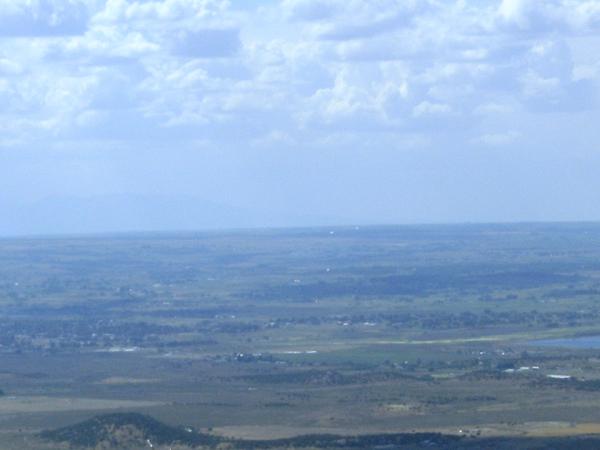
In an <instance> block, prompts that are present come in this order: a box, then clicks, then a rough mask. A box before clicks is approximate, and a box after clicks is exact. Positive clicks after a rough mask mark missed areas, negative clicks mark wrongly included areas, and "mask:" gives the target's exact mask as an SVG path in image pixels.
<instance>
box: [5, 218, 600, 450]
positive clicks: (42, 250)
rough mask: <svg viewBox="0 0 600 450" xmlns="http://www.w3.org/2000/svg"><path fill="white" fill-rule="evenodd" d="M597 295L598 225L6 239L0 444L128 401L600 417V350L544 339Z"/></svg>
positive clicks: (572, 429) (167, 417)
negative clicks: (538, 341)
mask: <svg viewBox="0 0 600 450" xmlns="http://www.w3.org/2000/svg"><path fill="white" fill-rule="evenodd" d="M599 299H600V225H596V224H518V225H477V226H476V225H462V226H458V225H457V226H419V227H417V226H414V227H367V228H357V227H347V228H331V229H330V228H324V229H297V230H259V231H252V232H250V231H239V232H228V233H197V234H173V235H154V234H137V235H118V236H95V237H90V236H72V237H61V238H42V237H36V238H22V239H5V240H0V389H1V390H2V392H3V396H1V397H0V442H1V443H2V444H3V446H0V448H7V449H9V448H15V449H16V448H24V449H26V448H45V447H47V448H53V447H52V446H57V445H58V446H59V447H56V448H60V445H61V444H53V443H50V442H46V441H40V440H39V437H38V433H39V432H40V431H42V430H46V429H53V428H59V427H65V426H70V425H72V424H74V423H78V422H81V421H82V420H86V419H89V418H91V417H94V416H96V415H98V414H104V413H114V412H136V413H143V414H148V415H150V416H152V417H154V418H156V419H158V420H160V421H161V422H162V423H165V424H167V425H168V426H173V427H182V426H183V427H186V426H187V427H192V428H193V429H195V430H199V431H201V432H203V433H208V434H210V435H215V436H221V437H228V438H235V439H253V440H257V439H282V438H289V437H293V436H298V435H306V434H320V433H333V434H336V435H357V434H359V435H361V434H369V435H373V434H378V433H379V434H380V433H412V432H422V433H430V432H433V433H444V434H449V435H458V436H475V438H478V439H482V438H486V437H488V438H490V439H491V438H495V437H498V436H500V437H506V436H520V437H538V438H540V439H542V438H546V437H549V436H579V435H587V434H595V433H597V432H598V430H599V429H600V410H598V408H597V405H598V402H599V401H600V348H598V349H596V348H579V349H565V348H557V347H552V346H547V345H546V346H542V345H536V344H535V342H532V341H534V340H536V339H546V338H568V337H574V336H593V335H600V303H599V301H598V300H599ZM599 347H600V346H599ZM555 375H562V376H564V377H566V376H569V377H570V378H568V379H567V378H563V379H559V378H549V376H555Z"/></svg>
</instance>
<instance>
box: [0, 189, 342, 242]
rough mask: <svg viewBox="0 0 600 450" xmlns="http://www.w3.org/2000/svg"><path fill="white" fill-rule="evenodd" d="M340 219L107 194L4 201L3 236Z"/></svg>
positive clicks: (0, 207)
mask: <svg viewBox="0 0 600 450" xmlns="http://www.w3.org/2000/svg"><path fill="white" fill-rule="evenodd" d="M336 222H337V221H332V220H330V219H329V220H328V219H325V218H319V217H307V216H301V215H294V214H282V213H278V212H269V213H259V212H254V211H248V210H245V209H243V208H238V207H233V206H229V205H225V204H221V203H216V202H212V201H207V200H203V199H199V198H196V197H192V196H155V195H107V196H95V197H49V198H46V199H44V200H42V201H37V202H31V203H23V204H17V203H9V202H4V203H3V202H0V236H18V235H39V234H41V235H45V234H79V233H107V232H136V231H191V230H209V229H229V228H253V227H278V226H306V225H317V224H335V223H336Z"/></svg>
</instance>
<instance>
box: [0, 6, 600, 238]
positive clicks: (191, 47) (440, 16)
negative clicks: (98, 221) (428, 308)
mask: <svg viewBox="0 0 600 450" xmlns="http://www.w3.org/2000/svg"><path fill="white" fill-rule="evenodd" d="M599 74H600V1H598V0H579V1H577V0H503V1H485V0H480V1H465V0H462V1H461V0H458V1H450V0H448V1H438V0H419V1H417V0H415V1H411V0H403V1H400V0H360V1H359V0H329V1H318V0H269V1H257V0H252V1H247V0H246V1H242V0H231V1H225V0H164V1H152V0H136V1H134V0H129V1H127V0H108V1H103V0H87V1H85V0H81V1H80V0H0V205H5V206H4V208H5V211H13V210H14V208H17V209H18V208H19V207H21V206H22V205H25V204H39V202H43V201H45V200H46V199H48V198H52V199H57V198H71V199H72V198H78V199H80V198H84V199H85V198H87V199H91V200H90V201H93V199H96V198H104V197H106V196H132V195H135V196H145V197H147V198H151V197H152V196H172V197H173V198H176V197H177V198H179V197H181V196H185V197H186V198H198V199H205V200H208V201H212V202H216V203H219V204H225V205H230V206H232V207H235V208H240V209H241V210H244V211H252V213H253V214H254V215H256V216H257V217H264V221H263V222H262V223H261V221H260V219H257V223H258V224H264V225H272V224H278V223H279V222H281V223H284V222H285V224H295V223H298V224H309V223H318V222H319V221H323V222H327V221H329V222H332V223H334V222H335V223H344V222H348V223H414V222H475V221H521V220H599V219H600V206H599V203H598V201H597V196H598V192H600V177H599V176H598V168H600V148H599V146H600V139H599V137H600V131H599V130H600V127H599V126H598V124H599V123H600V114H599V103H598V86H599V84H598V82H599ZM7 205H10V206H7ZM10 208H13V209H10ZM7 214H8V213H7ZM273 215H276V216H277V217H287V218H288V219H286V220H280V221H279V222H277V220H275V221H272V220H270V219H269V217H272V216H273ZM41 225H42V226H43V224H41ZM0 229H1V227H0Z"/></svg>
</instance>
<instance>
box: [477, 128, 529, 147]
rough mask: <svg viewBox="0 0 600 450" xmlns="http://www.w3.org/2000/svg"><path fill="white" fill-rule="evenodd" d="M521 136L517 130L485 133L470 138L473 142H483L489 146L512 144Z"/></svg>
mask: <svg viewBox="0 0 600 450" xmlns="http://www.w3.org/2000/svg"><path fill="white" fill-rule="evenodd" d="M520 137H521V133H520V132H518V131H514V130H511V131H506V132H503V133H487V134H483V135H481V136H479V137H477V138H475V139H473V140H472V142H473V143H474V144H483V145H487V146H490V147H501V146H505V145H508V144H512V143H513V142H515V141H516V140H518V139H519V138H520Z"/></svg>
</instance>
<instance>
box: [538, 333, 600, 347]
mask: <svg viewBox="0 0 600 450" xmlns="http://www.w3.org/2000/svg"><path fill="white" fill-rule="evenodd" d="M529 344H531V345H536V346H539V347H559V348H574V349H594V348H598V349H600V336H599V335H596V336H579V337H572V338H561V339H538V340H535V341H529Z"/></svg>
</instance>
